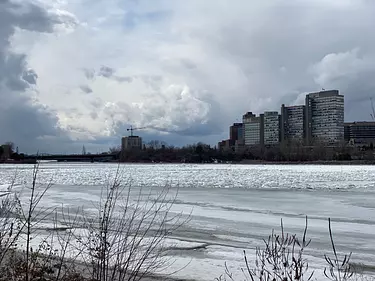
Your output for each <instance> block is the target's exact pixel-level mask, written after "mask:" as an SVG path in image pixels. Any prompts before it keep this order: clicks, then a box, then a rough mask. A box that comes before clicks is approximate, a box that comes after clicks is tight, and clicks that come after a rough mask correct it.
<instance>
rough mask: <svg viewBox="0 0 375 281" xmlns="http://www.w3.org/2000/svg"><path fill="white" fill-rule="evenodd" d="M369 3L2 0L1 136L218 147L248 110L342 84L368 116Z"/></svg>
mask: <svg viewBox="0 0 375 281" xmlns="http://www.w3.org/2000/svg"><path fill="white" fill-rule="evenodd" d="M374 14H375V1H373V0H330V1H326V0H288V1H285V0H284V1H282V0H268V1H264V0H252V1H248V0H236V1H229V0H204V1H202V0H189V1H182V0H0V142H6V141H12V142H14V143H15V145H16V146H18V147H19V150H20V151H22V152H26V153H35V152H37V151H39V152H49V153H68V152H78V151H80V150H82V146H83V145H85V147H86V150H87V151H92V152H102V151H106V150H108V148H109V147H111V146H115V145H119V144H120V139H121V137H122V136H124V135H128V132H127V131H126V129H127V128H129V126H130V125H133V126H134V127H145V128H146V129H143V130H139V131H138V132H137V134H138V135H140V136H142V137H143V138H144V140H146V141H147V140H153V139H158V140H163V141H166V142H167V143H168V144H172V145H177V146H179V145H184V144H188V143H196V142H198V141H201V142H206V143H210V144H215V143H217V142H218V141H219V140H221V139H224V138H227V137H228V130H229V129H228V127H229V125H230V124H231V123H233V122H236V121H240V120H241V118H242V115H243V114H244V113H245V112H247V111H252V112H255V113H260V112H263V111H265V110H279V109H280V106H281V104H282V103H285V104H286V105H293V104H302V103H303V101H304V96H305V94H306V93H308V92H313V91H319V90H320V89H322V88H324V89H339V90H340V92H341V94H344V95H345V110H346V111H345V119H346V121H354V120H371V116H370V114H371V112H372V110H371V104H370V98H371V97H374V98H375V33H374V32H373V27H374V26H375V17H374V16H373V15H374Z"/></svg>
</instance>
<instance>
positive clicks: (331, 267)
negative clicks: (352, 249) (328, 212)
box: [324, 218, 354, 281]
mask: <svg viewBox="0 0 375 281" xmlns="http://www.w3.org/2000/svg"><path fill="white" fill-rule="evenodd" d="M328 229H329V237H330V240H331V245H332V251H333V258H331V257H329V256H327V255H324V258H325V260H326V262H327V263H328V268H325V269H324V275H325V276H326V277H327V278H328V279H330V280H332V281H346V280H350V279H351V278H352V277H353V275H354V272H353V270H352V268H351V266H350V258H351V256H352V253H350V254H349V255H345V256H344V258H343V259H342V260H340V259H339V256H338V254H337V251H336V246H335V243H334V241H333V235H332V227H331V219H330V218H329V219H328Z"/></svg>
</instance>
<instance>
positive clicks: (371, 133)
mask: <svg viewBox="0 0 375 281" xmlns="http://www.w3.org/2000/svg"><path fill="white" fill-rule="evenodd" d="M344 137H345V142H347V143H350V144H352V145H355V144H357V145H370V144H371V143H372V144H373V145H375V122H366V121H363V122H347V123H344Z"/></svg>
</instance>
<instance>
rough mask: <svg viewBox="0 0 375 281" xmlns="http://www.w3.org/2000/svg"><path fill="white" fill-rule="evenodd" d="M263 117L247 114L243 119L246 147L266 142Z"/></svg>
mask: <svg viewBox="0 0 375 281" xmlns="http://www.w3.org/2000/svg"><path fill="white" fill-rule="evenodd" d="M263 119H264V118H263V116H262V115H261V116H256V115H255V114H253V113H252V112H247V113H246V114H245V115H243V117H242V121H243V130H244V131H243V134H244V144H245V146H254V145H261V144H263V142H264V134H263V129H262V128H263Z"/></svg>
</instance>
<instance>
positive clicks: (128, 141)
mask: <svg viewBox="0 0 375 281" xmlns="http://www.w3.org/2000/svg"><path fill="white" fill-rule="evenodd" d="M121 149H122V151H125V150H135V149H142V138H140V137H138V136H128V137H123V138H122V140H121Z"/></svg>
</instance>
